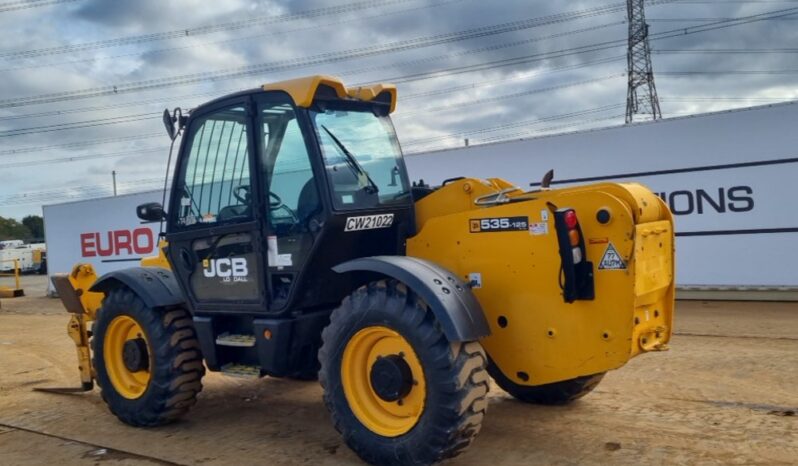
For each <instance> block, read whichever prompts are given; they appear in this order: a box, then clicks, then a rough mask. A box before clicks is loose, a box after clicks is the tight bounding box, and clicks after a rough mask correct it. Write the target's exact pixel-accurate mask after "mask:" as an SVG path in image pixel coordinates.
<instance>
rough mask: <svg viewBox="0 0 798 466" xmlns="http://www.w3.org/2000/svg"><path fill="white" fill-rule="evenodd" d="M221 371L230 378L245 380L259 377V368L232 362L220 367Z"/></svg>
mask: <svg viewBox="0 0 798 466" xmlns="http://www.w3.org/2000/svg"><path fill="white" fill-rule="evenodd" d="M221 371H222V373H223V374H225V375H229V376H231V377H242V378H247V379H251V378H258V377H260V367H258V366H247V365H245V364H236V363H233V362H231V363H229V364H225V365H224V366H222V368H221Z"/></svg>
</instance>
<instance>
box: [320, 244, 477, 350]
mask: <svg viewBox="0 0 798 466" xmlns="http://www.w3.org/2000/svg"><path fill="white" fill-rule="evenodd" d="M333 270H334V271H336V272H338V273H346V272H376V273H380V274H383V275H386V276H388V277H391V278H394V279H396V280H399V281H400V282H402V283H404V284H405V285H407V286H408V287H409V288H410V289H411V290H413V291H414V292H415V293H417V294H418V295H419V296H421V298H422V299H423V300H424V301H425V302H426V303H427V304H428V305H429V306H430V307H431V308H432V312H433V314H435V318H437V319H438V322H440V324H441V329H442V330H443V333H444V334H445V335H446V338H448V339H449V341H452V342H456V341H474V340H478V339H480V338H482V337H486V336H488V335H490V327H489V326H488V321H487V320H486V319H485V313H484V312H483V311H482V306H481V305H480V304H479V301H477V298H476V297H475V296H474V294H473V293H472V292H471V288H469V286H468V285H466V284H465V283H464V282H463V281H462V280H460V279H459V278H458V277H457V275H455V274H453V273H451V272H449V271H448V270H446V269H444V268H443V267H441V266H439V265H437V264H435V263H433V262H430V261H427V260H423V259H418V258H416V257H407V256H373V257H362V258H360V259H354V260H351V261H348V262H344V263H343V264H339V265H336V266H335V267H333Z"/></svg>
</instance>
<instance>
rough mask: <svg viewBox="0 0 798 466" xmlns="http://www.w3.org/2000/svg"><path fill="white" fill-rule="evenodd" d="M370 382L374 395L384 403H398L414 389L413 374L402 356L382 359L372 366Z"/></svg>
mask: <svg viewBox="0 0 798 466" xmlns="http://www.w3.org/2000/svg"><path fill="white" fill-rule="evenodd" d="M369 381H370V382H371V388H372V389H373V390H374V393H376V394H377V396H379V397H380V399H382V400H384V401H389V402H390V401H398V400H401V399H402V398H404V397H406V396H407V394H408V393H410V390H411V389H412V388H413V372H412V370H411V369H410V366H409V365H408V364H407V361H405V359H404V357H402V355H400V354H392V355H389V356H385V357H381V358H379V359H377V360H376V361H375V362H374V365H373V366H371V372H370V374H369Z"/></svg>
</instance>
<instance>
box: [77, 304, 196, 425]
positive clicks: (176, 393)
mask: <svg viewBox="0 0 798 466" xmlns="http://www.w3.org/2000/svg"><path fill="white" fill-rule="evenodd" d="M92 335H93V338H92V352H93V355H94V359H93V364H94V369H95V371H96V376H97V383H98V385H99V386H100V389H101V395H102V398H103V400H104V401H105V403H106V404H107V405H108V408H109V409H110V410H111V412H112V413H113V414H114V415H115V416H116V417H118V418H119V419H120V420H121V421H122V422H124V423H126V424H130V425H132V426H137V427H142V426H157V425H162V424H166V423H169V422H171V421H174V420H175V419H177V418H178V417H180V416H182V415H183V414H185V413H186V412H187V411H188V410H189V408H191V407H192V406H193V405H194V404H195V403H196V399H197V394H198V393H199V392H200V391H201V390H202V376H203V375H205V366H204V365H203V364H202V356H201V354H200V350H199V344H198V343H197V339H196V334H195V333H194V326H193V322H192V320H191V317H190V315H189V314H188V312H186V311H185V310H184V309H174V310H169V311H163V312H162V311H159V310H154V309H151V308H149V307H147V306H146V305H145V304H144V302H143V301H142V300H141V298H139V297H138V296H137V295H136V294H135V293H134V292H133V291H131V290H130V289H128V288H117V289H113V290H111V291H110V292H109V293H108V294H107V295H106V297H105V299H104V300H103V304H102V307H101V308H100V310H99V311H98V313H97V320H96V321H95V322H94V326H93V328H92Z"/></svg>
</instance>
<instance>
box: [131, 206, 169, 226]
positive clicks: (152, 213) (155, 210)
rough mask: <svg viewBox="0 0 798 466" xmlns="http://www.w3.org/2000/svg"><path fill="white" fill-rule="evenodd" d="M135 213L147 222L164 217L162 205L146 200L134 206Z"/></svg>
mask: <svg viewBox="0 0 798 466" xmlns="http://www.w3.org/2000/svg"><path fill="white" fill-rule="evenodd" d="M136 215H137V216H138V217H139V218H140V219H142V220H144V221H147V222H160V221H161V220H163V219H164V218H166V212H164V210H163V206H162V205H161V204H160V203H158V202H148V203H146V204H141V205H140V206H138V207H136Z"/></svg>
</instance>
